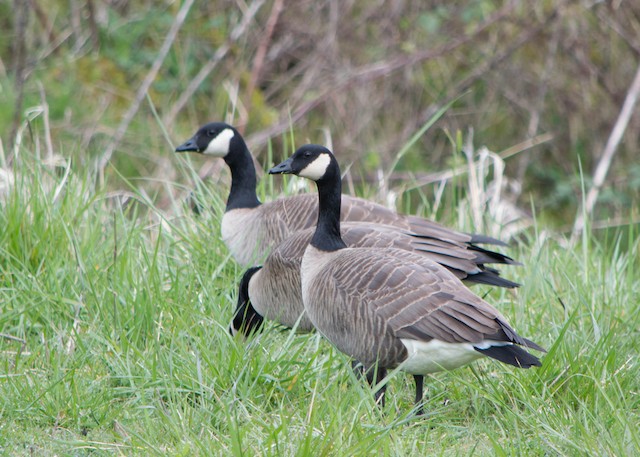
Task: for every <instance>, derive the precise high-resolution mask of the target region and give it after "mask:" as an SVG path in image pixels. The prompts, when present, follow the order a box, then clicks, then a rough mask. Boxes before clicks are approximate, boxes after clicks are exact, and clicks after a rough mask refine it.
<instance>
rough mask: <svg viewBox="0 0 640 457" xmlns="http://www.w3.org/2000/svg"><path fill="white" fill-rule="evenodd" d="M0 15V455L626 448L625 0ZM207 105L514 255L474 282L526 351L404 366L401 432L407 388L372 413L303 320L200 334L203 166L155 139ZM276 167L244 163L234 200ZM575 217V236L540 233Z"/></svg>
mask: <svg viewBox="0 0 640 457" xmlns="http://www.w3.org/2000/svg"><path fill="white" fill-rule="evenodd" d="M0 13H1V14H0V25H1V26H2V29H3V30H4V31H5V32H4V33H3V34H0V137H1V140H2V141H1V143H0V146H1V147H0V451H2V452H5V453H7V454H10V455H12V454H19V453H22V454H29V455H39V454H45V455H46V454H58V455H60V454H65V455H66V454H70V455H84V454H89V453H91V454H94V455H95V454H97V455H101V454H121V455H137V454H139V455H148V454H149V453H155V454H158V455H165V454H173V455H198V454H200V455H210V454H217V455H228V454H230V453H232V454H235V455H243V454H246V455H256V454H265V455H314V456H316V455H367V454H377V455H379V454H383V455H387V454H388V455H439V454H443V455H450V454H455V455H458V454H474V453H475V454H479V455H515V454H521V455H576V454H577V455H580V454H591V455H636V454H638V453H639V451H640V434H639V432H638V430H639V429H640V427H638V424H639V423H640V417H639V416H640V414H639V411H640V400H639V398H640V396H639V391H640V381H638V379H640V373H639V367H638V352H639V349H640V348H639V344H640V343H638V341H640V338H639V336H640V335H639V334H638V329H639V328H640V312H639V311H638V310H639V307H638V306H637V303H638V300H639V297H640V293H639V286H638V282H637V277H638V274H639V271H640V260H638V259H640V256H639V255H638V254H639V253H640V246H639V242H638V237H637V233H638V226H637V220H638V213H639V205H638V201H639V197H640V195H639V192H640V191H639V189H640V165H639V164H638V160H637V158H638V155H637V154H638V153H637V144H638V140H639V135H640V117H639V116H638V115H637V108H635V109H633V108H632V111H631V112H630V113H629V114H630V116H629V118H628V124H624V125H622V124H621V122H620V118H621V116H620V114H621V113H624V106H625V101H627V102H628V100H629V98H630V96H633V95H634V90H635V89H634V87H635V86H634V81H635V80H636V79H638V77H637V69H638V62H639V60H640V59H639V54H640V38H639V37H640V6H639V5H638V4H637V2H624V1H622V2H616V1H613V2H587V1H558V2H551V1H542V2H524V1H505V2H499V1H489V0H477V1H470V2H436V1H433V2H432V1H429V2H424V1H395V0H391V1H374V2H364V1H338V0H327V1H307V0H303V1H299V2H286V1H284V0H269V1H267V0H255V1H249V2H240V1H214V2H194V1H192V0H185V1H184V2H182V3H180V2H171V1H166V2H150V1H143V0H139V1H129V2H125V1H116V0H113V1H98V0H86V1H84V2H82V1H77V0H71V1H69V0H65V1H55V0H30V1H22V0H15V1H10V0H6V1H3V2H0ZM634 75H635V76H634ZM636 95H637V93H636ZM433 119H437V122H436V123H435V125H433V126H431V127H430V128H429V129H428V130H426V128H425V126H428V125H429V124H428V123H429V122H430V121H431V120H433ZM212 120H227V121H229V122H231V123H233V124H234V125H236V126H238V127H239V128H240V129H241V130H242V132H243V133H244V134H245V136H246V138H247V140H248V142H249V144H250V146H251V149H252V152H253V153H254V155H255V156H256V157H257V159H258V162H259V165H260V167H261V168H262V167H266V166H269V165H270V164H272V163H274V162H277V161H279V160H280V159H281V158H282V157H284V156H286V155H288V154H289V153H291V151H292V150H293V148H294V147H295V145H300V144H302V143H305V142H320V143H325V144H329V145H330V146H331V147H332V148H333V149H334V150H335V151H336V153H337V155H338V156H339V159H340V162H341V164H342V166H343V168H344V169H345V170H348V174H347V179H346V180H345V191H346V192H350V193H357V194H360V195H364V196H366V197H368V198H371V199H375V200H378V201H381V202H385V203H387V204H390V205H395V206H396V207H397V208H399V209H401V210H403V211H405V212H412V213H417V214H422V215H426V216H428V217H435V218H437V219H439V220H441V221H442V222H444V223H447V224H450V225H452V226H454V227H457V228H460V229H463V230H467V231H478V232H486V233H491V234H493V235H496V236H501V237H502V238H504V239H512V240H513V241H514V242H513V243H512V248H511V251H510V252H509V253H510V254H511V255H513V256H514V257H516V258H518V260H520V261H522V262H523V263H524V264H525V267H524V268H519V269H518V268H512V269H509V270H505V271H504V274H505V276H507V277H509V278H510V279H514V280H517V281H520V282H522V283H523V287H521V288H520V289H519V290H518V291H517V293H510V292H504V291H496V290H488V289H486V290H485V289H483V288H479V289H477V291H478V293H480V294H482V295H484V294H488V295H487V298H488V299H489V300H490V301H491V302H492V303H494V304H496V306H498V307H500V308H501V309H502V310H503V311H504V313H505V314H506V315H507V316H508V317H509V319H510V320H511V321H513V322H514V325H515V326H516V328H517V329H518V331H519V332H520V333H522V334H523V335H526V336H528V337H531V338H532V339H534V340H535V341H538V342H540V343H541V344H543V345H544V346H546V347H547V348H549V349H550V352H549V354H547V355H546V356H545V357H544V361H545V363H544V366H543V367H542V368H541V369H539V370H530V371H526V372H525V371H523V370H510V369H508V368H505V367H503V366H500V365H498V364H497V363H491V362H486V363H479V364H477V365H475V366H474V367H472V368H465V369H461V370H458V371H456V372H452V373H444V374H440V375H437V376H434V377H432V379H431V380H430V381H429V383H428V389H429V390H428V395H429V400H428V402H427V406H426V410H427V411H428V417H427V418H426V419H425V420H422V419H415V418H414V417H413V416H412V415H411V410H410V408H411V397H412V394H411V386H410V384H409V380H408V378H406V377H405V376H404V375H401V374H399V375H397V376H395V377H394V378H393V379H392V381H391V391H392V395H391V399H390V404H389V405H388V408H387V409H386V410H385V411H384V412H380V411H379V410H377V409H376V408H375V407H374V406H373V403H372V399H371V396H370V393H369V392H368V391H367V389H365V388H361V387H359V386H360V384H359V383H358V382H357V381H356V380H355V379H353V378H352V375H351V374H350V373H349V370H345V369H344V367H345V365H347V361H346V360H345V359H344V357H342V355H340V354H339V353H337V352H336V351H333V350H332V349H331V348H330V346H329V345H327V344H326V343H325V342H323V341H322V340H321V339H320V338H318V337H317V336H296V335H291V334H289V333H288V332H280V331H277V330H276V329H275V328H274V331H271V332H266V333H265V334H263V335H261V336H259V337H258V338H256V339H254V340H252V342H251V343H250V344H243V343H242V342H241V341H236V340H234V339H232V338H230V337H229V335H228V333H227V325H228V321H229V318H230V315H231V307H232V306H233V303H234V300H235V293H236V291H235V284H236V281H237V279H238V277H239V273H240V270H239V268H238V267H237V266H236V265H235V263H234V262H233V261H232V260H231V259H230V258H229V255H228V252H227V250H226V248H225V247H224V245H223V244H222V243H221V242H220V241H219V239H218V233H219V229H218V224H219V217H220V215H221V213H222V210H223V207H224V200H225V196H226V195H225V192H226V190H227V188H228V173H226V170H225V169H224V166H223V163H222V161H220V160H210V159H206V158H202V157H178V156H176V155H175V154H174V153H173V146H174V145H176V144H177V143H179V142H182V141H183V140H185V139H186V138H188V137H189V136H190V135H191V134H192V133H193V132H194V131H195V129H196V128H197V127H198V126H200V125H201V124H203V123H205V122H208V121H212ZM615 126H618V128H619V129H621V133H622V135H621V137H620V138H621V139H620V141H619V142H618V143H616V145H615V146H617V147H615V148H614V155H611V156H610V157H609V158H608V159H607V155H606V153H604V151H606V150H607V147H606V145H607V142H608V141H609V142H610V138H612V132H613V131H614V130H615V128H614V127H615ZM425 130H426V133H425ZM603 153H604V154H603ZM603 156H604V157H605V160H604V161H603V160H602V157H603ZM610 159H612V160H610ZM602 163H606V164H607V165H610V167H609V168H608V169H607V170H606V171H607V172H606V173H605V176H604V178H605V179H604V182H603V183H602V186H598V195H597V196H598V199H597V203H596V205H595V207H594V209H593V211H585V212H583V211H582V210H581V209H580V207H581V203H582V200H583V197H582V196H583V195H585V194H586V192H587V190H588V189H590V188H591V185H592V182H593V181H592V179H593V178H592V176H594V175H595V170H596V169H597V166H598V164H602ZM285 182H286V183H287V187H286V191H288V192H290V191H293V189H294V187H295V186H294V185H290V184H295V182H294V181H285ZM281 183H282V180H281V179H279V178H278V179H270V178H264V179H263V180H262V181H261V187H260V193H261V196H262V198H263V199H270V198H273V197H274V196H275V195H276V194H277V193H278V190H277V189H280V188H281ZM194 188H195V189H196V195H197V196H198V197H199V198H201V199H203V201H204V202H205V203H206V205H207V206H209V207H211V212H205V213H204V214H203V215H202V216H200V217H197V216H195V215H194V214H192V213H191V212H190V210H189V208H188V205H187V203H186V199H187V197H188V196H189V195H190V193H191V191H192V190H193V189H194ZM577 214H585V215H586V216H587V218H586V222H587V226H586V230H585V231H582V232H579V231H576V232H575V233H574V235H573V237H571V239H570V238H569V235H570V231H571V229H572V226H573V225H574V222H575V220H576V215H577ZM338 400H339V401H338Z"/></svg>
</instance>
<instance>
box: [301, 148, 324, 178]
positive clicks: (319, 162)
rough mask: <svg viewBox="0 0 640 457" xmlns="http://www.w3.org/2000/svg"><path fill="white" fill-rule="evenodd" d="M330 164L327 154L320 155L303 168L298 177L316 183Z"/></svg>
mask: <svg viewBox="0 0 640 457" xmlns="http://www.w3.org/2000/svg"><path fill="white" fill-rule="evenodd" d="M330 163H331V157H330V156H329V154H320V155H319V156H318V157H317V158H316V159H315V160H314V161H313V162H311V163H310V164H309V165H307V166H306V167H304V168H303V169H302V171H300V173H298V176H301V177H303V178H308V179H311V180H312V181H317V180H318V179H320V178H322V177H323V176H324V174H325V172H326V171H327V167H329V164H330Z"/></svg>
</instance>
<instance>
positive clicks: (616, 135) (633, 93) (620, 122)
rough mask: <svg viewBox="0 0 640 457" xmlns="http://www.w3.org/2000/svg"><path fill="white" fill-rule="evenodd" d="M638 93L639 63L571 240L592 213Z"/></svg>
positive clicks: (639, 80)
mask: <svg viewBox="0 0 640 457" xmlns="http://www.w3.org/2000/svg"><path fill="white" fill-rule="evenodd" d="M638 94H640V64H638V68H637V69H636V75H635V76H634V78H633V82H632V83H631V86H629V90H628V91H627V96H626V97H625V99H624V103H623V105H622V109H621V110H620V114H619V115H618V119H617V120H616V123H615V125H614V126H613V130H611V134H610V135H609V139H608V140H607V144H606V145H605V147H604V150H603V152H602V157H600V161H599V162H598V166H597V167H596V171H595V172H594V174H593V185H592V186H591V189H589V192H588V193H587V197H586V199H585V201H584V206H583V207H582V208H581V209H580V210H579V211H578V215H577V216H576V222H575V224H574V226H573V234H572V236H571V240H572V241H575V240H576V239H577V236H578V235H579V234H580V233H581V232H582V231H583V230H584V223H585V218H587V217H590V216H591V213H593V208H594V207H595V204H596V200H597V199H598V194H599V193H600V189H601V188H602V185H603V184H604V180H605V178H606V176H607V172H608V171H609V167H610V166H611V162H612V160H613V157H614V155H615V153H616V152H617V150H618V145H619V144H620V141H621V140H622V137H623V136H624V133H625V131H626V129H627V125H628V124H629V119H631V115H632V114H633V109H634V107H635V105H636V102H637V101H638Z"/></svg>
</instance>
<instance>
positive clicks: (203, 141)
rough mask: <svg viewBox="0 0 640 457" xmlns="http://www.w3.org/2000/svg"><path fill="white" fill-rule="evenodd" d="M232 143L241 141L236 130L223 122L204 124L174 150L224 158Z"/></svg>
mask: <svg viewBox="0 0 640 457" xmlns="http://www.w3.org/2000/svg"><path fill="white" fill-rule="evenodd" d="M234 141H242V137H241V136H240V134H239V133H238V131H237V130H236V129H234V128H233V127H231V126H230V125H229V124H225V123H224V122H211V123H209V124H206V125H204V126H202V127H200V129H198V131H197V132H196V133H195V135H193V136H192V137H191V138H189V139H188V140H187V141H185V142H184V143H182V144H181V145H180V146H178V147H177V148H176V152H199V153H201V154H205V155H210V156H213V157H226V156H227V155H228V154H229V152H230V151H231V150H232V148H233V144H234Z"/></svg>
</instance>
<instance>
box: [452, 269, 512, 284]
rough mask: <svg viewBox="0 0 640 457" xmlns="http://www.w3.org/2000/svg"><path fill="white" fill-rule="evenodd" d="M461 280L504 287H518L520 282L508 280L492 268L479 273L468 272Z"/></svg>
mask: <svg viewBox="0 0 640 457" xmlns="http://www.w3.org/2000/svg"><path fill="white" fill-rule="evenodd" d="M463 280H464V281H469V282H473V283H477V284H487V285H489V286H497V287H506V288H508V289H512V288H514V287H520V284H518V283H517V282H513V281H509V280H508V279H504V278H502V277H500V274H499V273H498V271H497V270H494V269H493V268H491V269H487V270H485V271H482V272H480V273H475V274H470V275H468V276H467V277H466V278H464V279H463Z"/></svg>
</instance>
